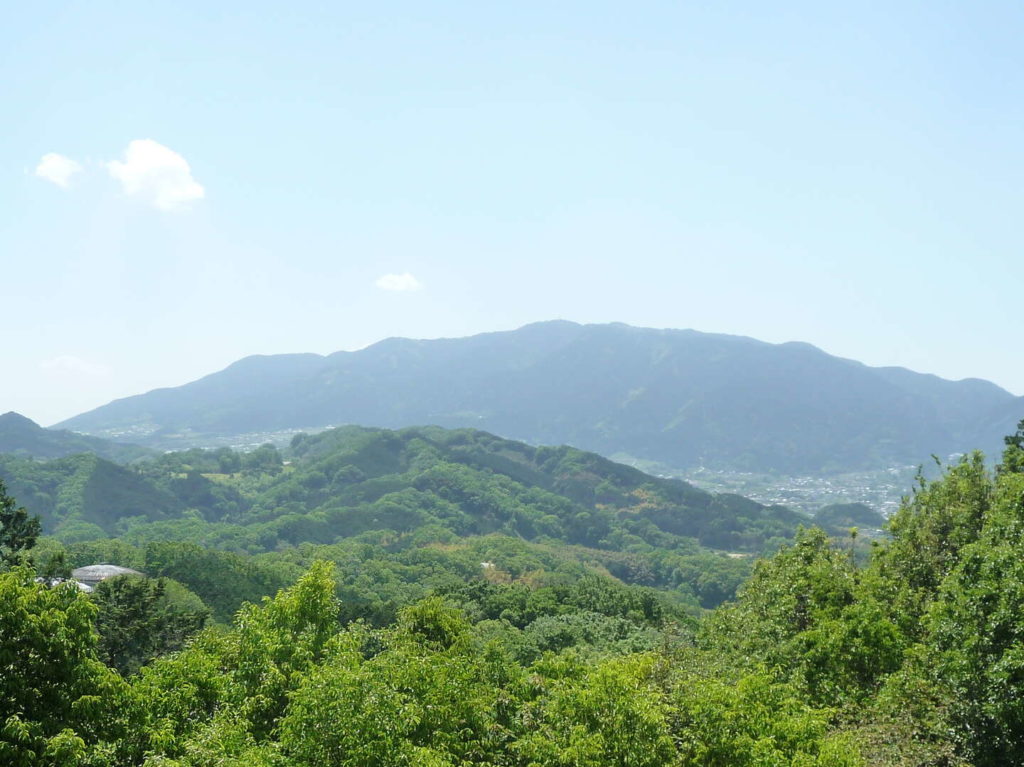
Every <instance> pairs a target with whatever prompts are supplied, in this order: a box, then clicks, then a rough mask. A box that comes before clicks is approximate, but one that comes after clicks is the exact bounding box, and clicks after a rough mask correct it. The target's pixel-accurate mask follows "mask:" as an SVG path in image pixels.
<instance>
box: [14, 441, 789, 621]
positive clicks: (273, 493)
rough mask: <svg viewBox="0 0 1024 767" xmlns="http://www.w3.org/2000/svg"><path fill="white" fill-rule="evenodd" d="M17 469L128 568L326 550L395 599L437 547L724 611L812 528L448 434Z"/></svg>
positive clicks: (633, 473) (33, 492) (659, 483)
mask: <svg viewBox="0 0 1024 767" xmlns="http://www.w3.org/2000/svg"><path fill="white" fill-rule="evenodd" d="M0 479H2V480H4V481H5V482H6V483H7V486H8V488H9V490H10V492H11V493H12V494H13V495H15V496H16V497H17V498H18V499H19V500H20V501H21V502H22V503H23V504H24V505H25V507H26V508H28V510H29V511H30V512H31V513H33V514H36V515H38V516H39V517H40V519H41V520H42V524H43V531H44V532H45V533H48V534H52V535H53V536H54V537H55V538H56V539H57V540H58V541H60V542H61V543H64V544H68V545H71V544H78V543H82V544H84V543H86V542H89V541H96V540H100V539H104V538H109V537H111V536H115V537H118V539H119V540H120V541H121V542H123V543H125V544H130V545H131V546H133V547H134V548H135V549H137V550H139V551H140V552H143V553H141V554H140V553H131V554H121V555H120V559H124V560H126V561H123V562H119V563H120V564H130V563H135V566H139V565H142V567H141V569H143V570H145V571H146V572H149V571H151V570H153V568H154V565H153V564H152V563H151V562H149V561H147V560H146V559H145V557H144V552H145V551H147V550H153V547H152V546H151V544H157V543H161V542H177V543H181V542H189V543H195V544H199V545H202V546H204V547H206V548H209V549H214V550H219V551H226V552H233V553H236V554H250V555H254V556H253V557H252V558H251V559H252V561H253V562H254V563H258V566H260V567H269V566H270V564H269V563H270V562H280V561H282V560H288V559H294V558H295V557H297V556H299V555H298V554H296V551H297V550H301V551H306V550H308V549H310V548H311V547H315V546H322V547H326V548H325V549H324V550H323V551H322V552H321V553H319V554H318V555H317V556H320V557H323V558H328V559H331V560H333V561H338V562H339V563H340V562H343V561H347V560H349V559H351V558H353V557H361V558H362V559H364V560H369V559H373V560H374V561H375V562H378V563H379V565H380V567H385V568H387V569H388V570H389V571H390V570H395V571H397V572H398V573H399V574H398V575H388V576H384V575H381V576H380V579H381V580H384V581H388V583H380V584H378V586H377V590H378V593H379V594H383V595H387V594H389V593H390V591H391V590H392V585H391V584H392V583H393V582H394V581H395V580H398V581H401V582H403V583H409V584H410V586H409V587H410V588H417V587H418V586H417V584H422V583H424V582H425V581H429V578H427V577H426V576H425V575H424V573H422V572H420V571H419V570H418V569H416V568H415V567H414V564H415V562H417V561H420V560H422V559H423V558H425V557H426V558H444V559H445V560H446V561H448V560H450V561H452V562H456V561H457V564H446V565H445V566H444V567H443V568H442V569H444V570H445V571H448V570H455V571H457V572H458V573H459V576H458V577H460V578H461V577H463V576H464V574H465V573H466V572H475V571H476V570H479V568H480V563H481V562H489V563H492V564H494V565H495V568H494V569H495V570H496V572H495V574H494V575H495V577H497V576H498V574H499V573H509V574H510V576H509V577H513V578H518V577H520V576H521V575H522V574H523V573H525V572H529V571H530V570H538V571H539V570H543V571H547V572H550V571H556V570H558V569H559V568H561V569H563V570H564V569H578V570H586V571H594V570H596V571H601V572H607V573H610V574H612V575H613V576H615V577H616V578H619V579H621V580H622V581H624V582H627V583H631V584H637V585H644V586H653V587H658V588H662V589H667V590H670V591H671V592H672V593H673V595H674V596H675V598H677V599H678V600H680V601H681V602H683V603H688V604H691V605H693V606H694V607H695V608H697V607H711V606H714V605H715V604H718V603H719V602H721V601H722V600H723V599H725V598H727V597H729V596H732V594H733V593H734V591H735V588H736V586H737V585H738V584H739V583H740V581H741V580H742V579H743V578H744V577H745V576H746V574H747V573H748V572H749V566H750V559H751V556H750V555H753V554H758V553H761V552H763V551H766V550H771V549H773V548H776V547H777V546H778V545H779V544H780V543H782V542H783V541H784V540H787V539H790V538H792V536H793V534H794V533H795V531H796V529H797V527H798V526H799V524H800V523H801V522H805V521H806V517H804V516H802V515H800V514H797V513H795V512H793V511H790V510H789V509H786V508H783V507H779V506H764V505H762V504H759V503H755V502H754V501H751V500H749V499H746V498H743V497H741V496H737V495H729V494H720V495H714V494H711V493H707V492H704V491H702V490H698V489H697V488H694V487H693V486H691V485H689V484H687V483H685V482H681V481H678V480H669V479H661V478H658V477H652V476H650V475H647V474H644V473H642V472H640V471H637V470H635V469H632V468H630V467H628V466H623V465H621V464H617V463H613V462H611V461H609V460H607V459H604V458H601V457H600V456H597V455H595V454H593V453H586V452H583V451H580V450H575V449H573V448H568V447H557V448H534V447H530V446H528V445H524V444H522V443H518V442H513V441H510V440H504V439H500V438H498V437H495V436H493V435H490V434H487V433H485V432H480V431H474V430H469V429H463V430H455V431H450V430H445V429H441V428H437V427H426V428H413V429H404V430H402V431H397V432H395V431H389V430H385V429H365V428H360V427H345V428H341V429H335V430H332V431H328V432H322V433H320V434H317V435H315V436H308V435H298V436H297V437H295V438H294V439H293V441H292V445H291V447H290V448H289V449H287V450H286V451H284V452H283V453H282V452H279V451H278V450H277V449H276V448H274V447H273V446H271V445H265V446H263V447H261V448H259V449H257V450H253V451H251V452H248V453H238V452H235V451H232V450H230V449H227V448H221V449H217V450H199V449H194V450H189V451H184V452H178V453H169V454H166V455H163V456H160V457H158V458H154V459H150V460H146V461H141V462H138V463H135V464H133V465H129V466H122V465H117V464H114V463H111V462H109V461H105V460H103V459H101V458H99V457H97V456H95V455H89V454H82V455H74V456H68V457H65V458H60V459H56V460H51V461H34V460H30V459H26V458H20V457H12V456H0ZM303 556H304V557H305V559H303V560H302V561H304V562H308V561H309V555H303ZM111 561H114V560H113V559H111ZM254 566H257V565H254ZM410 567H413V571H409V572H408V575H403V574H402V573H405V572H406V571H407V568H410ZM467 568H468V569H467ZM289 577H294V573H290V574H289ZM363 577H368V576H366V575H365V574H364V575H363ZM273 583H274V584H275V585H279V584H280V581H273ZM264 593H267V594H269V593H273V590H270V591H266V592H264ZM246 598H252V594H251V593H247V594H246ZM382 598H385V597H382ZM236 606H237V605H236V604H232V609H233V607H236Z"/></svg>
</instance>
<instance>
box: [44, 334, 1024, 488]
mask: <svg viewBox="0 0 1024 767" xmlns="http://www.w3.org/2000/svg"><path fill="white" fill-rule="evenodd" d="M240 393H243V394H242V395H241V396H240ZM1022 415H1024V401H1022V400H1021V399H1020V398H1017V397H1014V396H1013V395H1011V394H1010V393H1009V392H1007V391H1004V390H1003V389H1000V388H999V387H998V386H996V385H994V384H992V383H989V382H986V381H981V380H977V379H968V380H964V381H946V380H943V379H940V378H938V377H936V376H930V375H922V374H919V373H914V372H911V371H909V370H904V369H902V368H872V367H868V366H866V365H862V364H860V363H857V362H854V361H852V360H846V359H841V358H838V357H834V356H831V355H829V354H826V353H825V352H823V351H821V350H820V349H816V348H815V347H813V346H810V345H808V344H801V343H786V344H767V343H763V342H760V341H756V340H754V339H751V338H743V337H739V336H727V335H717V334H710V333H699V332H696V331H692V330H656V329H650V328H635V327H629V326H627V325H622V324H611V325H577V324H575V323H571V322H548V323H537V324H534V325H528V326H526V327H523V328H520V329H518V330H515V331H509V332H503V333H485V334H481V335H477V336H472V337H469V338H457V339H439V340H431V341H418V340H411V339H404V338H392V339H387V340H385V341H381V342H380V343H377V344H374V345H372V346H369V347H367V348H366V349H362V350H360V351H356V352H339V353H337V354H332V355H329V356H327V357H320V356H318V355H314V354H289V355H276V356H265V357H249V358H246V359H244V360H240V361H239V362H237V363H235V364H233V365H231V366H230V367H228V368H226V369H225V370H223V371H220V372H217V373H213V374H211V375H209V376H206V377H205V378H202V379H200V380H198V381H194V382H192V383H190V384H186V385H184V386H180V387H177V388H172V389H159V390H156V391H153V392H149V393H147V394H141V395H138V396H135V397H128V398H125V399H122V400H117V401H115V402H112V403H110V404H108V405H105V406H103V407H101V408H98V409H96V410H94V411H91V412H89V413H84V414H82V415H79V416H76V417H75V418H72V419H69V420H68V421H66V422H64V424H62V426H64V427H67V428H73V429H76V430H79V431H85V432H89V433H92V434H97V435H101V436H108V437H115V438H117V439H126V440H133V441H140V440H144V441H145V444H150V445H153V446H158V447H160V448H162V449H178V448H180V447H182V446H186V447H187V446H189V445H196V444H198V445H204V444H211V442H210V440H211V439H212V438H216V437H221V436H225V435H240V434H252V433H266V432H277V431H283V430H295V429H312V428H314V427H329V426H334V425H339V424H360V425H364V426H379V427H387V428H403V427H407V426H412V425H416V424H424V423H431V424H437V425H440V426H447V427H473V428H480V429H485V430H487V431H490V432H494V433H496V434H500V435H501V436H503V437H508V438H512V439H518V440H524V441H526V442H529V443H532V444H563V443H565V444H571V445H575V446H577V447H580V448H583V449H586V450H593V451H596V452H599V453H601V454H603V455H607V456H616V455H629V456H632V457H634V458H637V459H643V460H647V461H653V462H656V463H660V464H662V465H665V466H670V467H674V468H677V469H684V468H691V467H698V466H706V467H709V468H713V469H726V470H738V471H754V472H772V471H777V472H782V473H786V474H807V473H829V472H837V473H841V472H849V471H858V470H862V469H871V468H875V469H879V468H888V467H890V466H894V465H917V464H920V463H921V462H923V461H927V460H928V457H929V456H930V455H932V454H937V455H940V456H947V455H950V454H953V453H961V452H963V451H964V450H965V449H967V448H968V447H970V446H980V447H984V448H997V446H998V445H999V440H1000V438H1001V436H1002V435H1003V434H1005V433H1007V432H1008V431H1010V430H1012V428H1013V425H1014V424H1015V423H1016V421H1017V420H1018V419H1019V418H1020V417H1021V416H1022Z"/></svg>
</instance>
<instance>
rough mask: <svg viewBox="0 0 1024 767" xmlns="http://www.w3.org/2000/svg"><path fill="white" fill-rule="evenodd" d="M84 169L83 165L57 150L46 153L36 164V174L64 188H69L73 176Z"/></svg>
mask: <svg viewBox="0 0 1024 767" xmlns="http://www.w3.org/2000/svg"><path fill="white" fill-rule="evenodd" d="M81 170H82V166H81V165H79V164H78V163H77V162H75V161H74V160H72V159H71V158H70V157H65V156H64V155H62V154H57V153H56V152H50V153H49V154H44V155H43V157H42V159H41V160H40V161H39V164H38V165H37V166H36V175H37V176H38V177H39V178H42V179H46V180H47V181H49V182H50V183H53V184H56V185H57V186H59V187H63V188H64V189H67V188H68V183H69V182H70V181H71V177H72V176H73V175H75V174H76V173H78V172H79V171H81Z"/></svg>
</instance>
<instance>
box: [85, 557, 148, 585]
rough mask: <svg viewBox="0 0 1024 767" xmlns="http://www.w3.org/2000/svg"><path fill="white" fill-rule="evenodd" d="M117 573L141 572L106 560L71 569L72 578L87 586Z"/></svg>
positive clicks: (138, 573) (133, 573) (134, 573)
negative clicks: (101, 562) (97, 563)
mask: <svg viewBox="0 0 1024 767" xmlns="http://www.w3.org/2000/svg"><path fill="white" fill-rule="evenodd" d="M118 575H142V573H140V572H139V571H138V570H132V569H131V568H130V567H120V566H118V565H111V564H108V563H106V562H104V563H103V564H99V565H89V566H88V567H79V568H78V569H76V570H72V571H71V577H72V578H74V579H75V580H76V581H78V582H79V583H84V584H86V585H87V586H92V585H95V584H97V583H99V582H100V581H105V580H106V579H107V578H114V577H116V576H118Z"/></svg>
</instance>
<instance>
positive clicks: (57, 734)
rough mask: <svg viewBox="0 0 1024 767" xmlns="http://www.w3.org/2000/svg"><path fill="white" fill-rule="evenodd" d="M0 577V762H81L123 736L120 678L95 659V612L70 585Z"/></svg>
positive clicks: (30, 576) (21, 575)
mask: <svg viewBox="0 0 1024 767" xmlns="http://www.w3.org/2000/svg"><path fill="white" fill-rule="evenodd" d="M34 576H35V573H34V572H32V571H31V570H29V569H28V568H16V569H14V570H11V571H9V572H6V573H0V671H2V673H0V764H5V765H12V767H14V766H21V765H24V766H26V767H28V766H29V765H53V767H57V766H58V765H60V766H61V767H66V766H67V765H77V764H85V761H84V760H85V759H86V757H87V753H88V752H89V751H91V750H92V749H93V747H94V746H95V745H96V744H97V742H98V741H99V740H100V739H101V738H116V737H119V736H121V735H123V734H124V733H123V730H122V729H119V728H120V727H121V724H122V722H121V718H120V713H121V711H122V709H123V708H124V707H125V706H126V702H127V700H128V697H129V696H128V688H127V686H126V685H125V683H124V681H123V680H122V679H121V678H120V677H119V676H118V675H117V674H115V673H114V672H112V671H110V670H109V669H108V668H107V667H106V666H104V665H103V664H102V663H101V662H100V661H99V659H98V658H97V656H96V632H95V629H94V627H93V618H94V616H95V612H96V608H95V607H94V606H93V604H92V603H91V602H90V601H89V599H88V598H87V597H86V596H85V595H84V594H82V593H81V592H80V591H79V590H78V588H77V587H76V586H75V585H74V584H73V583H62V584H59V585H57V586H54V587H51V586H49V585H47V584H44V583H37V582H35V578H34Z"/></svg>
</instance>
